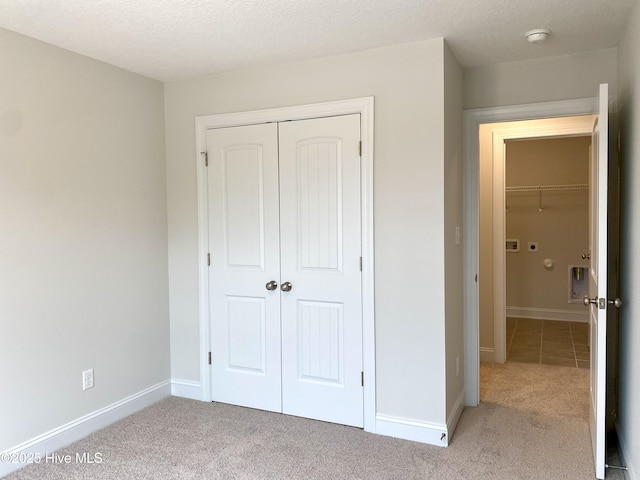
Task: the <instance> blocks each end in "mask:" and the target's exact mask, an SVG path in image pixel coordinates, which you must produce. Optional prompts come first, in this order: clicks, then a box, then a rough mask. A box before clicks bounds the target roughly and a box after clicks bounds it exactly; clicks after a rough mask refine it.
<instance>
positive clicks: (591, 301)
mask: <svg viewBox="0 0 640 480" xmlns="http://www.w3.org/2000/svg"><path fill="white" fill-rule="evenodd" d="M582 303H584V306H585V307H588V306H589V305H591V304H593V305H598V297H595V298H589V297H587V296H586V295H585V296H584V297H583V298H582Z"/></svg>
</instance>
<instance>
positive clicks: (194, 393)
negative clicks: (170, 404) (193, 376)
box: [171, 378, 204, 400]
mask: <svg viewBox="0 0 640 480" xmlns="http://www.w3.org/2000/svg"><path fill="white" fill-rule="evenodd" d="M171 395H173V396H174V397H182V398H190V399H191V400H203V399H204V397H203V396H202V385H200V382H194V381H192V380H182V379H180V378H172V379H171Z"/></svg>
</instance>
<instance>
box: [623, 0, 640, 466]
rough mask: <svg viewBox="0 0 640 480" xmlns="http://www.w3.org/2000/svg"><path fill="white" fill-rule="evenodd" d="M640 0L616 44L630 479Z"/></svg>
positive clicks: (638, 304) (637, 381)
mask: <svg viewBox="0 0 640 480" xmlns="http://www.w3.org/2000/svg"><path fill="white" fill-rule="evenodd" d="M638 45H640V5H636V6H635V7H634V9H633V12H632V14H631V15H630V16H629V23H628V25H627V28H626V30H625V32H624V37H623V40H622V43H621V44H620V50H619V53H620V57H619V60H618V66H619V71H620V74H619V75H620V89H619V97H618V108H619V112H620V114H619V119H620V128H621V152H620V158H621V168H622V211H621V226H622V229H621V230H622V231H621V282H620V286H621V289H620V292H619V293H620V297H621V298H622V299H623V301H624V303H623V306H622V308H621V310H620V355H619V360H620V372H619V373H620V377H619V386H620V387H619V388H620V393H619V408H618V436H619V438H620V441H621V444H622V448H623V452H624V457H625V458H624V461H625V462H626V465H627V466H629V467H630V470H631V476H630V478H640V408H638V405H640V349H638V345H640V280H639V278H638V272H639V271H640V252H639V251H638V246H639V245H640V209H639V208H638V205H640V163H639V161H638V159H640V135H639V132H640V50H639V49H638Z"/></svg>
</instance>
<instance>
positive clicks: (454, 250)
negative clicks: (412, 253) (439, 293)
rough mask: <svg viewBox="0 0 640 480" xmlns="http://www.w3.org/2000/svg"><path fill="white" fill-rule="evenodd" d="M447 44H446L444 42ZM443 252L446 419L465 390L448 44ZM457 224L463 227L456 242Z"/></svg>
mask: <svg viewBox="0 0 640 480" xmlns="http://www.w3.org/2000/svg"><path fill="white" fill-rule="evenodd" d="M445 47H446V45H445ZM444 59H445V64H444V66H445V69H444V98H445V117H444V121H445V144H444V188H445V195H444V212H445V219H444V249H445V250H444V255H445V257H444V258H445V295H446V298H445V302H446V303H445V313H446V328H445V335H446V349H447V350H446V371H447V378H446V381H447V419H449V416H450V415H451V414H452V413H453V412H454V408H455V406H456V405H455V403H456V401H457V400H458V399H459V397H460V395H462V392H463V390H464V372H463V365H464V330H463V328H464V327H463V314H462V307H463V291H462V288H461V286H462V233H463V232H462V82H463V79H462V69H461V68H460V66H459V64H458V61H457V60H456V58H455V57H454V55H453V53H451V50H449V48H448V47H446V48H445V57H444ZM456 228H459V229H460V235H459V243H458V244H456Z"/></svg>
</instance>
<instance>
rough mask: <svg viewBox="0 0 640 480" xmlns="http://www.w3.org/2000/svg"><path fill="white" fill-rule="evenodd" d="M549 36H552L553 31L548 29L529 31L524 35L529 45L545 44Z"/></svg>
mask: <svg viewBox="0 0 640 480" xmlns="http://www.w3.org/2000/svg"><path fill="white" fill-rule="evenodd" d="M549 35H551V30H549V29H547V28H535V29H533V30H529V31H528V32H527V33H525V34H524V36H525V38H526V39H527V41H528V42H529V43H540V42H544V41H545V40H546V39H547V38H548V37H549Z"/></svg>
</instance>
